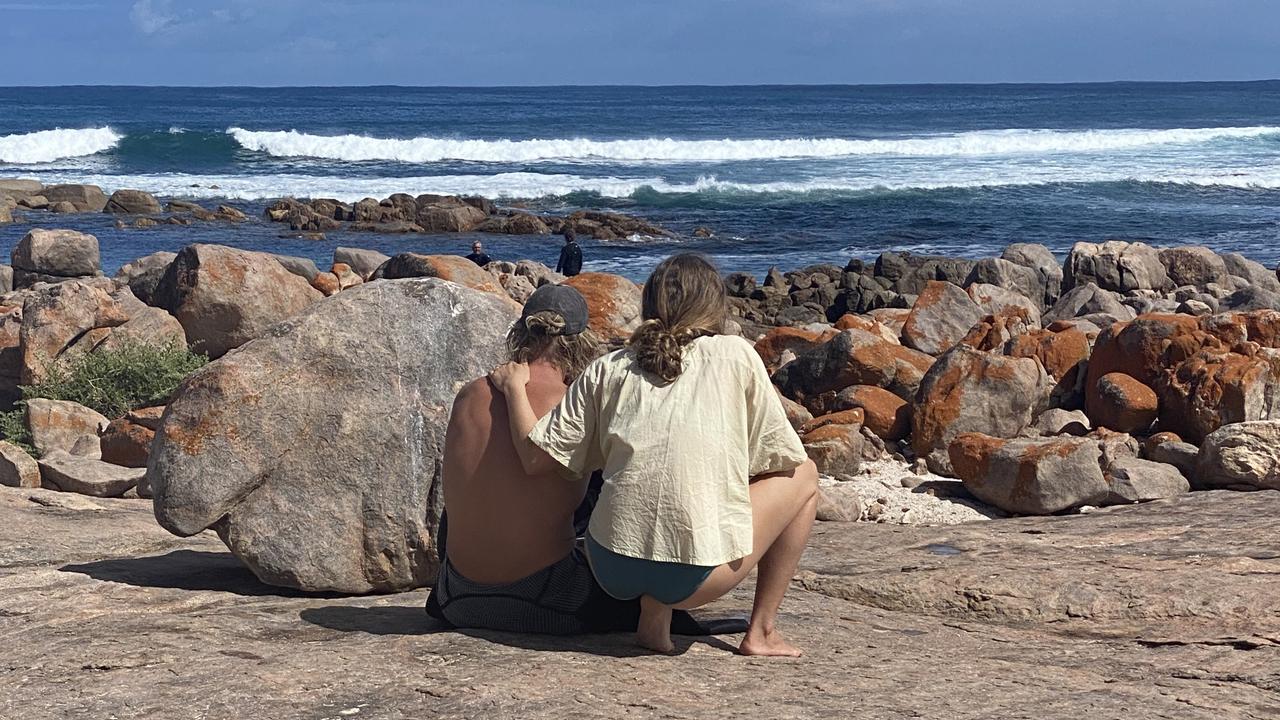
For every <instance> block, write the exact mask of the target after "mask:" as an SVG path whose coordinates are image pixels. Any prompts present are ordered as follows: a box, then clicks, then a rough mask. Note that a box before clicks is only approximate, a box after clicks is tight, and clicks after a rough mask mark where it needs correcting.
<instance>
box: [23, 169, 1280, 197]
mask: <svg viewBox="0 0 1280 720" xmlns="http://www.w3.org/2000/svg"><path fill="white" fill-rule="evenodd" d="M37 175H38V177H39V179H40V180H42V181H44V182H46V183H60V182H75V183H92V184H96V185H101V186H102V187H104V188H107V189H108V190H111V189H119V188H126V187H127V188H145V189H147V190H150V191H152V192H154V193H157V194H159V195H162V196H171V197H193V198H234V199H240V200H262V199H270V198H278V197H282V196H293V197H328V198H335V199H338V200H342V201H345V202H355V201H357V200H360V199H361V198H365V197H373V198H384V197H387V196H388V195H390V194H392V193H396V192H405V193H409V194H411V195H417V194H421V193H443V194H459V195H471V194H474V195H483V196H485V197H492V198H505V199H521V198H542V197H557V196H563V195H568V194H570V193H575V192H593V193H598V194H599V195H601V196H603V197H612V198H626V197H631V196H632V195H634V194H635V193H637V192H638V191H641V190H652V191H654V192H657V193H662V194H667V195H672V194H686V193H687V194H695V193H696V194H724V195H734V194H742V195H749V194H758V195H762V196H770V195H773V196H782V195H800V194H807V193H875V192H898V191H912V190H918V191H930V190H946V189H965V188H979V187H1029V186H1037V185H1046V184H1049V183H1081V184H1083V183H1097V182H1144V183H1161V184H1171V185H1190V186H1200V187H1224V188H1240V189H1280V168H1271V169H1268V168H1255V169H1252V170H1249V171H1247V172H1239V171H1225V170H1217V171H1210V170H1205V171H1189V172H1166V171H1162V170H1159V169H1151V170H1149V171H1142V172H1136V173H1135V172H1125V171H1123V170H1116V171H1112V172H1105V173H1103V172H1098V170H1097V168H1092V169H1089V168H1082V169H1081V170H1079V171H1071V170H1069V169H1068V170H1063V169H1061V168H1059V169H1056V170H1051V171H1037V172H1023V173H1021V174H1009V173H1006V174H1000V175H984V174H982V173H977V172H964V173H959V172H952V173H943V174H938V175H934V176H930V177H927V179H926V176H923V175H921V176H916V177H903V178H899V179H897V180H895V181H889V180H886V179H884V178H867V179H842V178H815V179H811V180H804V181H795V182H771V183H745V182H730V181H724V180H720V179H718V178H716V177H714V176H703V177H699V178H697V179H696V180H693V181H691V182H670V181H668V180H664V179H662V178H659V177H639V178H619V177H583V176H578V175H565V174H540V173H527V172H516V173H498V174H494V175H441V176H429V177H370V178H351V177H345V178H344V177H327V176H315V175H301V174H278V175H191V174H183V173H163V174H153V175H112V174H102V173H86V172H79V171H62V172H50V173H38V174H37Z"/></svg>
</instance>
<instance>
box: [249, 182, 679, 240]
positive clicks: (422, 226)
mask: <svg viewBox="0 0 1280 720" xmlns="http://www.w3.org/2000/svg"><path fill="white" fill-rule="evenodd" d="M265 215H266V219H267V220H270V221H271V222H277V223H283V224H286V225H288V226H289V229H291V230H293V231H295V232H302V233H326V232H329V231H333V230H346V231H355V232H376V233H433V234H440V233H463V232H480V233H498V234H504V235H547V234H551V233H555V234H559V233H562V232H564V231H565V230H567V229H573V231H574V232H575V233H576V234H578V235H582V236H584V237H594V238H597V239H599V240H617V239H621V238H626V237H631V236H634V235H639V236H646V237H670V236H671V233H670V232H669V231H667V230H665V229H663V228H661V227H658V226H657V225H653V224H652V223H649V222H646V221H644V220H641V219H639V218H635V217H631V216H629V215H623V214H621V213H612V212H598V211H591V210H580V211H578V212H575V213H572V214H570V215H568V216H563V217H562V216H558V215H537V214H534V213H531V212H528V211H526V210H522V209H519V208H502V207H498V206H497V205H495V204H494V203H493V202H492V201H491V200H488V199H486V198H482V197H456V196H453V195H418V196H417V197H414V196H412V195H408V194H405V193H396V194H395V195H392V196H391V197H388V198H386V199H384V200H376V199H374V198H365V199H364V200H361V201H359V202H357V203H344V202H340V201H338V200H330V199H318V200H295V199H293V198H285V199H283V200H278V201H276V202H275V203H273V204H272V205H271V206H269V207H268V208H267V209H266V212H265Z"/></svg>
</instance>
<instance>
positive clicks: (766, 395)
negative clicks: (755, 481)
mask: <svg viewBox="0 0 1280 720" xmlns="http://www.w3.org/2000/svg"><path fill="white" fill-rule="evenodd" d="M744 347H746V348H747V349H748V350H750V352H749V353H748V354H746V357H745V358H744V360H745V363H746V373H747V379H746V391H747V448H748V452H749V454H750V458H751V460H750V475H751V477H755V476H757V475H763V474H765V473H774V472H785V471H787V470H793V469H795V468H797V467H799V466H800V465H802V464H803V463H804V462H805V461H806V460H808V459H809V456H808V453H806V452H805V449H804V444H803V443H801V442H800V436H799V435H796V431H795V429H794V428H792V427H791V423H790V422H789V421H788V420H787V413H786V411H785V410H784V409H783V408H782V401H781V400H780V399H778V393H777V391H776V390H774V389H773V383H772V382H770V380H769V373H768V371H767V370H765V367H764V362H763V361H761V360H760V356H759V355H757V354H756V351H755V349H754V348H751V347H750V346H749V345H745V344H744Z"/></svg>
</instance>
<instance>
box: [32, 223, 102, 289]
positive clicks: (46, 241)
mask: <svg viewBox="0 0 1280 720" xmlns="http://www.w3.org/2000/svg"><path fill="white" fill-rule="evenodd" d="M12 259H13V269H14V285H15V287H20V288H22V287H30V286H31V285H34V284H35V283H37V282H41V281H46V282H58V281H60V280H65V279H67V278H75V277H89V276H94V275H101V274H102V260H101V257H100V255H99V253H98V238H96V237H94V236H92V235H88V234H86V233H80V232H76V231H74V230H45V229H42V228H36V229H34V230H32V231H30V232H28V233H27V234H26V235H25V236H23V238H22V240H20V241H18V244H17V245H16V246H15V247H14V248H13V256H12Z"/></svg>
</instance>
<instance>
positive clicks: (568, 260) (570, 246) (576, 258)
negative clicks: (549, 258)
mask: <svg viewBox="0 0 1280 720" xmlns="http://www.w3.org/2000/svg"><path fill="white" fill-rule="evenodd" d="M556 272H558V273H560V274H562V275H564V276H565V277H573V276H574V275H577V274H578V273H580V272H582V246H580V245H578V236H577V233H575V232H574V231H573V228H572V227H569V226H568V225H565V228H564V247H562V248H560V259H559V260H558V261H557V262H556Z"/></svg>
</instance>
